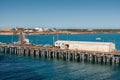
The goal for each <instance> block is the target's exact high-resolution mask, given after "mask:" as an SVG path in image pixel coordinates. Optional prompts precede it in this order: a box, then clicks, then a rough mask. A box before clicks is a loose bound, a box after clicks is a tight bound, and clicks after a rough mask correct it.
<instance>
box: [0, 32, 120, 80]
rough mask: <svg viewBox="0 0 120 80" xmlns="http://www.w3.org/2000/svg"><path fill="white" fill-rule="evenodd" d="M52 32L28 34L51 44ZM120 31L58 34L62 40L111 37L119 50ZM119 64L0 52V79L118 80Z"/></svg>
mask: <svg viewBox="0 0 120 80" xmlns="http://www.w3.org/2000/svg"><path fill="white" fill-rule="evenodd" d="M53 36H56V35H33V36H27V38H29V39H30V41H31V42H33V43H36V44H51V45H52V44H53ZM119 36H120V34H74V35H66V34H63V35H59V39H61V40H66V39H67V40H81V41H83V40H84V41H97V40H96V39H95V38H96V37H100V38H101V40H100V41H101V42H105V41H111V42H114V43H115V44H116V47H117V49H119V50H120V38H119ZM11 38H12V36H10V35H9V36H3V35H0V42H8V43H10V42H12V41H17V40H18V37H17V36H13V38H12V39H13V40H12V39H11ZM119 75H120V66H119V65H115V64H114V65H109V64H106V65H105V64H93V63H90V62H76V61H64V60H60V59H59V60H58V59H46V58H33V57H27V56H18V55H10V54H3V53H1V54H0V80H120V76H119Z"/></svg>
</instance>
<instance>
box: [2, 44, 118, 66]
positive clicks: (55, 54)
mask: <svg viewBox="0 0 120 80" xmlns="http://www.w3.org/2000/svg"><path fill="white" fill-rule="evenodd" d="M0 53H5V54H8V53H9V54H15V55H24V56H33V57H44V58H52V59H53V58H57V59H63V60H72V61H78V62H80V61H88V62H92V63H103V64H108V63H109V64H120V51H115V52H109V53H108V52H97V51H81V50H68V49H60V48H56V47H54V46H47V47H45V46H37V45H11V44H4V45H0Z"/></svg>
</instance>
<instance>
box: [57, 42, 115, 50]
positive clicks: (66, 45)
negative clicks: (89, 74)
mask: <svg viewBox="0 0 120 80" xmlns="http://www.w3.org/2000/svg"><path fill="white" fill-rule="evenodd" d="M55 46H56V47H59V48H60V49H71V50H82V51H98V52H115V50H116V49H115V44H114V43H111V42H87V41H61V40H58V41H56V42H55Z"/></svg>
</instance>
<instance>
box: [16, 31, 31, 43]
mask: <svg viewBox="0 0 120 80" xmlns="http://www.w3.org/2000/svg"><path fill="white" fill-rule="evenodd" d="M14 44H20V45H25V44H30V42H29V39H26V38H25V34H24V33H23V32H22V31H20V32H19V41H18V42H14Z"/></svg>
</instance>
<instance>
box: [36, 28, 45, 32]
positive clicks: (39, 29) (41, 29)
mask: <svg viewBox="0 0 120 80" xmlns="http://www.w3.org/2000/svg"><path fill="white" fill-rule="evenodd" d="M35 30H37V31H39V32H41V31H44V29H43V28H40V27H37V28H35Z"/></svg>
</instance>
